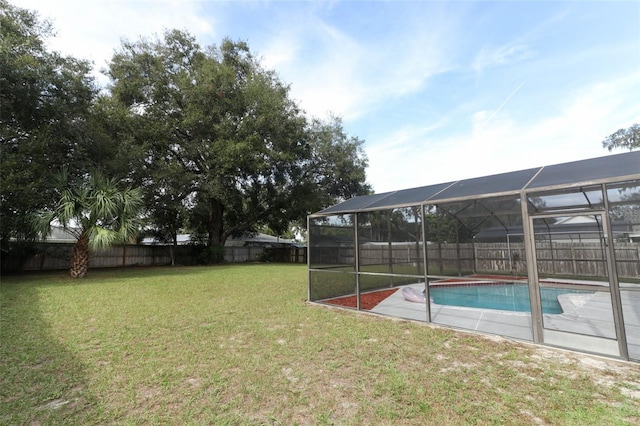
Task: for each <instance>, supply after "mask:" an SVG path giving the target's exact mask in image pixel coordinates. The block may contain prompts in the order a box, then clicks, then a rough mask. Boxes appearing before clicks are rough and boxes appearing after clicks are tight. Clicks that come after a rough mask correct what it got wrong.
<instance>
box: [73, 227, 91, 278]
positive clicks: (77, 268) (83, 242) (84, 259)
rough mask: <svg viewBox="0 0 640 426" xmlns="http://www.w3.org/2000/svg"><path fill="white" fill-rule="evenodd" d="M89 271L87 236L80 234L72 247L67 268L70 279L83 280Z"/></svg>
mask: <svg viewBox="0 0 640 426" xmlns="http://www.w3.org/2000/svg"><path fill="white" fill-rule="evenodd" d="M87 269H89V236H88V235H85V234H82V235H81V236H80V238H78V241H76V244H75V245H74V246H73V257H72V258H71V265H70V268H69V275H71V277H72V278H84V276H85V275H87Z"/></svg>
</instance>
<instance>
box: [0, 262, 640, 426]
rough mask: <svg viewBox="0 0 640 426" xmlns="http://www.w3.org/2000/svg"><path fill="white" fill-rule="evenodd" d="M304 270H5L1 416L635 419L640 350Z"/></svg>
mask: <svg viewBox="0 0 640 426" xmlns="http://www.w3.org/2000/svg"><path fill="white" fill-rule="evenodd" d="M306 277H307V271H306V268H305V267H304V266H299V265H277V264H265V265H232V266H221V267H193V268H149V269H146V268H131V269H123V270H104V271H90V274H89V276H88V277H87V278H86V279H84V280H71V279H70V278H67V277H66V276H65V275H63V274H62V273H59V274H58V273H55V274H40V275H28V276H22V277H2V282H1V285H0V303H1V305H0V333H1V336H0V337H1V339H0V424H97V423H99V424H102V423H116V424H122V423H124V424H157V423H165V424H185V423H186V424H194V423H198V424H242V425H245V424H249V425H251V424H256V425H258V424H287V425H290V424H354V425H356V424H427V423H428V424H487V423H498V424H536V423H537V424H544V423H548V424H633V423H637V422H640V367H639V366H638V365H636V364H629V363H621V362H617V361H614V360H604V359H601V358H595V357H588V356H582V355H577V354H573V353H566V352H560V351H553V350H549V349H546V348H538V347H532V346H529V345H525V344H521V343H514V342H511V341H507V340H505V339H499V338H488V337H483V336H478V335H472V334H466V333H461V332H457V331H453V330H447V329H441V328H437V327H430V326H425V325H423V324H416V323H412V322H407V321H398V320H391V319H388V318H381V317H378V316H373V315H364V314H360V313H357V312H354V311H345V310H341V309H332V308H328V307H323V306H317V305H310V304H307V303H306V300H305V299H306V296H307V287H306Z"/></svg>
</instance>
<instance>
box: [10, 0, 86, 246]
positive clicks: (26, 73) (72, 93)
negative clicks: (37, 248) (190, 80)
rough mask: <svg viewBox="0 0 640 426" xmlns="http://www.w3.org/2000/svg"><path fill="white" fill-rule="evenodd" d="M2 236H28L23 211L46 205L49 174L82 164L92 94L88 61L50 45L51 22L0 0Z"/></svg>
mask: <svg viewBox="0 0 640 426" xmlns="http://www.w3.org/2000/svg"><path fill="white" fill-rule="evenodd" d="M0 32H1V37H0V55H1V57H2V60H0V117H2V120H1V121H0V123H1V124H0V165H1V166H0V170H1V171H0V173H1V178H2V191H1V194H0V241H1V242H2V246H3V250H4V246H5V243H6V241H8V240H9V239H11V238H13V239H16V238H17V239H21V238H27V237H30V236H33V234H32V232H31V229H30V227H29V226H28V224H29V221H28V218H29V215H30V214H31V213H32V212H34V211H36V210H38V209H40V208H42V207H45V206H47V205H51V204H52V202H53V201H52V200H53V197H52V193H51V188H50V181H51V176H52V173H54V172H57V171H59V170H60V168H61V167H63V166H68V167H69V168H70V171H72V172H73V171H76V170H78V169H80V168H83V167H84V166H86V163H87V161H89V159H90V158H91V155H90V154H89V153H88V147H89V146H90V144H89V143H87V138H86V126H87V123H88V121H89V118H88V117H89V112H90V106H91V102H92V100H93V99H94V96H95V94H96V91H95V88H94V86H93V81H92V79H91V77H90V76H89V70H90V66H89V63H88V62H86V61H81V60H77V59H74V58H70V57H63V56H61V55H59V54H58V53H56V52H50V51H48V50H47V49H46V47H45V41H46V39H47V38H48V37H50V36H51V35H52V27H51V25H50V24H49V23H48V22H46V21H40V20H39V19H38V16H37V14H35V13H34V12H30V11H27V10H24V9H20V8H16V7H14V6H12V5H10V4H9V3H8V2H6V1H5V0H0Z"/></svg>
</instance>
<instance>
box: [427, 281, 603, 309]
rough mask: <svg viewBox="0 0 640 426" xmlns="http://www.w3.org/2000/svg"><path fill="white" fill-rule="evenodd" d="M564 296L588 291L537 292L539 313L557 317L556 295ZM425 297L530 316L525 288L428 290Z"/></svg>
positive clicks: (433, 288)
mask: <svg viewBox="0 0 640 426" xmlns="http://www.w3.org/2000/svg"><path fill="white" fill-rule="evenodd" d="M566 293H583V294H589V293H591V292H589V291H581V290H567V289H562V288H541V289H540V296H541V299H542V313H544V314H561V313H562V307H561V306H560V303H559V302H558V295H560V294H566ZM429 295H430V296H431V299H433V302H434V303H437V304H439V305H449V306H465V307H469V308H482V309H498V310H501V311H514V312H530V311H531V304H530V302H529V286H528V285H527V284H490V285H487V284H480V285H447V286H432V287H430V288H429Z"/></svg>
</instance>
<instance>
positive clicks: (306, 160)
mask: <svg viewBox="0 0 640 426" xmlns="http://www.w3.org/2000/svg"><path fill="white" fill-rule="evenodd" d="M109 76H110V77H111V79H112V86H111V101H112V102H113V103H114V105H115V106H114V108H125V109H126V110H127V111H128V114H129V119H130V120H132V121H134V122H136V123H138V124H137V125H135V126H132V127H133V128H135V129H136V137H134V140H135V142H134V143H136V144H140V145H141V146H142V147H143V149H142V151H143V152H144V159H143V161H142V162H141V164H140V168H139V173H138V179H139V180H140V182H141V183H142V184H143V185H144V186H145V187H146V188H147V196H148V198H147V199H148V202H149V205H148V207H149V208H150V210H151V212H152V216H153V220H154V222H155V225H156V226H162V224H164V225H165V226H169V228H171V229H172V231H171V232H172V233H174V236H175V232H176V231H177V229H178V228H179V227H180V226H181V225H182V219H181V218H182V217H184V216H185V214H186V216H187V217H188V218H189V222H188V223H189V226H190V229H191V230H193V231H196V232H197V233H200V234H204V235H206V240H207V242H208V245H209V246H210V247H214V246H218V245H223V244H224V242H225V240H226V239H227V238H228V237H229V236H231V235H238V234H242V233H246V232H253V231H256V230H257V229H258V228H259V227H261V226H268V227H269V228H270V229H272V230H274V231H275V232H278V233H284V232H285V231H286V230H287V229H288V227H289V224H290V223H291V222H292V221H301V220H303V218H304V217H305V216H306V214H308V213H309V212H312V211H314V210H317V209H320V208H322V207H325V206H326V205H328V204H332V203H335V202H336V201H337V200H338V199H341V198H347V197H350V196H353V195H358V194H362V193H366V192H367V191H369V187H368V186H367V185H366V184H365V168H366V165H367V160H366V157H365V155H364V153H363V150H362V141H360V140H359V139H357V138H353V137H348V136H347V135H346V134H345V133H344V131H343V128H342V122H341V120H340V119H339V118H337V117H330V118H329V119H328V120H327V121H322V120H319V119H316V118H313V119H308V118H307V117H306V116H305V115H304V112H303V111H302V110H301V109H300V108H299V107H298V105H297V104H296V103H295V102H294V101H293V100H292V99H291V97H290V95H289V87H288V86H287V85H285V84H283V83H282V82H281V81H280V80H279V79H278V78H277V76H276V74H275V73H274V72H273V71H270V70H265V69H264V68H262V66H261V65H260V63H259V61H258V60H257V59H256V58H255V56H254V55H253V53H252V52H251V51H250V49H249V47H248V45H247V44H246V43H244V42H233V41H231V40H228V39H225V40H223V42H222V43H221V45H220V46H217V47H216V46H211V47H209V48H206V49H203V48H201V47H200V46H199V45H198V44H197V42H196V41H195V39H194V38H193V37H192V36H190V35H189V34H187V33H184V32H181V31H176V30H172V31H167V32H165V34H164V37H163V38H156V39H154V40H148V39H141V40H139V41H137V42H125V43H123V46H122V48H121V49H120V50H119V51H118V52H117V53H116V54H115V55H114V57H113V59H112V61H111V64H110V67H109Z"/></svg>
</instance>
